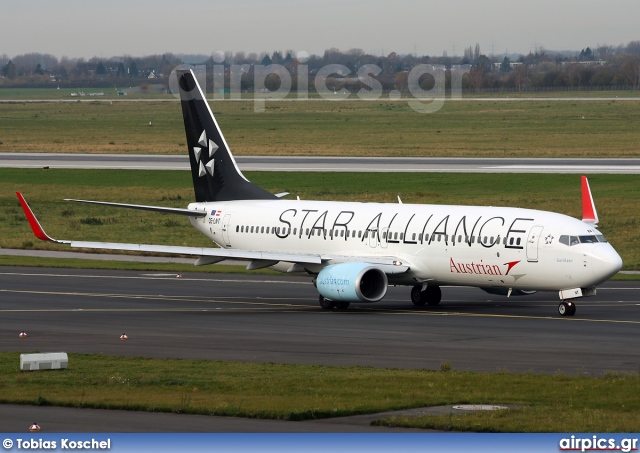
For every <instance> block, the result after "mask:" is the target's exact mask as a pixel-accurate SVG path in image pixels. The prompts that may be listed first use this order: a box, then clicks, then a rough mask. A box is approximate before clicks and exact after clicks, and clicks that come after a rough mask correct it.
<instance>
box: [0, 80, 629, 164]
mask: <svg viewBox="0 0 640 453" xmlns="http://www.w3.org/2000/svg"><path fill="white" fill-rule="evenodd" d="M0 91H1V90H0ZM211 105H212V109H213V110H214V113H215V114H216V116H217V119H218V122H219V123H220V126H221V127H222V129H223V131H224V133H225V137H226V139H227V141H228V143H229V144H230V146H231V147H232V148H233V151H234V153H236V154H238V155H248V154H259V155H314V156H319V155H337V156H471V157H637V156H638V155H639V153H638V133H639V131H638V127H637V125H638V123H639V122H640V101H632V100H616V101H608V100H606V101H605V100H597V101H561V102H555V101H511V102H500V101H496V102H485V101H467V102H453V101H452V102H445V104H444V106H443V108H442V109H441V110H439V111H438V112H436V113H432V114H421V113H416V112H415V111H414V110H412V109H411V108H410V107H409V105H408V104H407V103H405V102H389V101H384V100H380V101H344V102H328V101H307V102H267V104H266V111H265V112H264V113H256V112H255V111H254V106H253V103H251V102H212V104H211ZM583 117H584V119H583ZM149 122H151V124H152V126H149ZM0 142H1V144H0V152H2V151H4V152H85V153H155V154H160V153H171V154H180V153H184V152H185V146H186V145H185V136H184V125H183V120H182V112H181V108H180V104H179V103H178V102H155V103H154V102H124V103H123V102H114V103H113V104H111V103H109V102H83V103H77V102H74V103H11V104H5V103H3V104H0Z"/></svg>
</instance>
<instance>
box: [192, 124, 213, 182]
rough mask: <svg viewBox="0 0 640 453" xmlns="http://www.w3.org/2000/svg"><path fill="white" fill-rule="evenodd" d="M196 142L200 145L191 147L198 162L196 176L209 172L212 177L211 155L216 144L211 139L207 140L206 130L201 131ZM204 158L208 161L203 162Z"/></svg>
mask: <svg viewBox="0 0 640 453" xmlns="http://www.w3.org/2000/svg"><path fill="white" fill-rule="evenodd" d="M198 144H199V145H201V146H194V147H193V154H194V155H195V157H196V162H197V163H198V176H200V177H202V176H205V175H206V174H207V173H209V174H210V175H211V176H212V177H213V165H214V159H213V155H214V154H215V153H216V151H217V150H218V145H216V144H215V143H214V142H213V140H207V131H202V134H200V139H199V140H198ZM203 151H204V153H203ZM205 160H208V162H205Z"/></svg>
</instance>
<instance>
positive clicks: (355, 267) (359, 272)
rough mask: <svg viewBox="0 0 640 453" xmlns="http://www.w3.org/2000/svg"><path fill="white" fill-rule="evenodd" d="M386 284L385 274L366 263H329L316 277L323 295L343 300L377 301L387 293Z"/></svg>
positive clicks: (317, 285)
mask: <svg viewBox="0 0 640 453" xmlns="http://www.w3.org/2000/svg"><path fill="white" fill-rule="evenodd" d="M387 286H388V280H387V275H386V274H385V273H384V272H382V270H380V269H379V268H377V267H375V266H373V265H371V264H368V263H340V264H331V265H329V266H327V267H325V268H324V269H322V270H321V271H320V273H319V274H318V277H317V278H316V288H318V292H319V293H320V294H321V295H322V296H323V297H325V298H327V299H330V300H336V301H344V302H377V301H379V300H380V299H382V298H383V297H384V296H385V294H387Z"/></svg>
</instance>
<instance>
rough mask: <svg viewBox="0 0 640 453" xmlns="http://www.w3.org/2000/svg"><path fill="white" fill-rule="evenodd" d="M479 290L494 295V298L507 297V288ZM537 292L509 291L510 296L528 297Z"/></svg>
mask: <svg viewBox="0 0 640 453" xmlns="http://www.w3.org/2000/svg"><path fill="white" fill-rule="evenodd" d="M480 289H481V290H482V291H485V292H487V293H489V294H495V295H496V296H509V288H502V287H500V286H486V287H484V288H480ZM537 292H538V291H535V290H526V289H514V290H511V296H528V295H530V294H535V293H537Z"/></svg>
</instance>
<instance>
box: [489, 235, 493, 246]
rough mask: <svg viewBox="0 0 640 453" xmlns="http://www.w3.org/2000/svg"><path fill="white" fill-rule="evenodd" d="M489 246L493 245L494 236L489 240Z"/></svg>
mask: <svg viewBox="0 0 640 453" xmlns="http://www.w3.org/2000/svg"><path fill="white" fill-rule="evenodd" d="M489 244H493V236H491V239H489Z"/></svg>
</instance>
